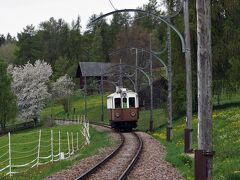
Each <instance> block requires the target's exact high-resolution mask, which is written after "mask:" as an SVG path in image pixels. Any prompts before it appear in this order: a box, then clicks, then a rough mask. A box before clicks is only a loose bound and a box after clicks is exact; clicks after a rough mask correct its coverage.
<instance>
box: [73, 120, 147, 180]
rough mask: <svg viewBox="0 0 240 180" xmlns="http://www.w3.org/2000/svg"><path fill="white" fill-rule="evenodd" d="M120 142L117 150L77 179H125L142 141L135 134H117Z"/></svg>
mask: <svg viewBox="0 0 240 180" xmlns="http://www.w3.org/2000/svg"><path fill="white" fill-rule="evenodd" d="M94 125H98V126H104V127H107V128H110V127H109V126H107V125H103V124H98V123H94ZM119 135H120V137H121V142H120V144H119V145H118V146H117V148H116V149H115V150H114V151H113V152H112V153H111V154H109V155H108V156H107V157H105V158H104V159H102V160H101V161H100V162H99V163H97V164H95V165H94V166H93V167H91V168H90V169H89V170H87V171H86V172H84V173H82V174H81V175H79V176H78V177H77V178H76V180H79V179H119V180H123V179H126V178H127V176H128V174H129V173H130V171H131V170H132V168H133V167H134V165H135V164H136V162H137V160H138V158H139V156H140V153H141V150H142V147H143V143H142V139H141V138H140V137H139V136H138V135H137V134H136V133H135V132H129V133H123V132H119Z"/></svg>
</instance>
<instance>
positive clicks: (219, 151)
mask: <svg viewBox="0 0 240 180" xmlns="http://www.w3.org/2000/svg"><path fill="white" fill-rule="evenodd" d="M184 128H185V117H182V118H179V119H178V120H176V121H175V122H174V124H173V139H172V142H166V140H165V139H166V135H165V131H166V130H165V128H160V129H158V130H157V131H156V132H155V133H153V136H154V137H155V138H156V139H158V140H159V141H160V142H161V143H162V144H164V145H165V146H166V148H167V156H166V159H167V160H168V161H169V162H171V163H173V164H174V165H175V166H176V167H177V168H178V169H180V171H181V172H182V173H183V175H184V177H185V178H186V179H194V178H193V177H194V174H193V172H194V162H193V159H192V158H190V157H189V156H187V155H185V154H184V153H183V149H184V142H183V132H184ZM193 129H194V131H193V148H194V149H196V148H197V116H196V115H194V116H193ZM239 129H240V108H239V107H238V106H235V107H226V108H220V109H217V110H214V111H213V145H214V147H213V148H214V151H215V155H214V160H213V176H214V179H216V180H223V179H228V180H235V179H236V180H237V179H238V180H239V179H240V158H239V157H240V130H239Z"/></svg>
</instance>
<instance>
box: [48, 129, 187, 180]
mask: <svg viewBox="0 0 240 180" xmlns="http://www.w3.org/2000/svg"><path fill="white" fill-rule="evenodd" d="M97 129H98V130H100V131H105V130H106V131H109V129H106V128H102V127H97ZM112 134H113V135H112V136H111V138H113V139H115V140H116V139H118V140H119V137H118V135H117V134H115V133H112ZM137 134H138V135H139V136H140V137H141V138H142V140H143V150H142V153H141V156H140V159H139V160H138V162H137V164H136V165H135V166H134V168H133V170H132V171H131V172H130V174H129V176H128V179H130V180H135V179H137V180H158V179H161V180H182V179H184V178H183V177H182V175H181V174H180V173H179V172H178V170H177V169H176V168H175V167H174V166H173V165H172V164H170V163H169V162H167V161H165V155H166V151H165V147H164V146H163V145H161V144H160V143H159V142H158V141H157V140H155V139H154V138H153V137H152V136H150V135H149V134H147V133H144V132H137ZM132 140H133V139H132ZM132 140H130V141H129V142H128V143H134V142H133V141H132ZM116 146H117V145H116ZM116 146H115V147H116ZM115 147H112V148H105V149H102V150H101V153H99V154H98V155H94V156H92V157H88V158H85V159H83V160H81V161H80V162H78V163H76V164H75V165H74V166H72V167H71V168H69V169H67V170H62V171H60V172H58V173H56V174H53V175H52V176H50V177H48V178H47V179H60V180H61V179H69V180H71V179H75V178H76V177H77V176H78V175H79V174H81V173H83V172H84V171H86V170H87V169H89V168H90V167H91V166H93V165H94V164H96V163H97V162H99V161H100V160H101V159H102V158H104V157H106V156H107V155H108V154H109V153H110V152H112V151H113V149H114V148H115ZM126 156H128V153H126ZM122 161H125V160H124V158H123V160H122ZM114 164H116V165H117V166H116V167H115V168H113V167H112V168H110V169H109V171H105V170H102V173H101V176H100V175H99V174H98V176H94V175H93V176H92V177H90V179H104V180H105V179H111V177H113V176H112V175H113V174H115V173H117V170H116V169H118V168H120V166H121V164H122V163H119V162H118V163H113V164H112V165H114ZM124 164H125V163H124ZM114 166H115V165H114ZM100 171H101V170H100Z"/></svg>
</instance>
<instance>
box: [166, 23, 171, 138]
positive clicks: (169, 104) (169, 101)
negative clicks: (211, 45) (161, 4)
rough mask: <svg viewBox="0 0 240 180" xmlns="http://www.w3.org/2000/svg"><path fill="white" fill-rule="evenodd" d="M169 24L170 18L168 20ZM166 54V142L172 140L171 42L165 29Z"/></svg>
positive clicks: (169, 31) (169, 35) (168, 30)
mask: <svg viewBox="0 0 240 180" xmlns="http://www.w3.org/2000/svg"><path fill="white" fill-rule="evenodd" d="M168 21H169V22H170V18H169V19H168ZM167 52H168V53H167V54H168V65H167V72H168V73H167V75H168V101H167V108H168V120H167V129H166V130H167V133H166V140H167V141H171V140H172V42H171V29H170V27H169V26H168V27H167Z"/></svg>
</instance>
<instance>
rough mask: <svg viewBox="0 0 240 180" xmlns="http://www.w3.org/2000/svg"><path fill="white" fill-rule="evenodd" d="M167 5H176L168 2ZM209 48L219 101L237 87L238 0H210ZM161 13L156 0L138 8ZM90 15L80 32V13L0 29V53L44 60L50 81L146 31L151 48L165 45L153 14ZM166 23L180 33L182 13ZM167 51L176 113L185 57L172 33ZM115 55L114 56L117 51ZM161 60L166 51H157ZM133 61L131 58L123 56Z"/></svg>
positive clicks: (142, 37)
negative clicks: (9, 29) (18, 28)
mask: <svg viewBox="0 0 240 180" xmlns="http://www.w3.org/2000/svg"><path fill="white" fill-rule="evenodd" d="M195 4H196V2H195V0H192V1H190V2H189V13H190V33H191V53H192V54H191V55H192V73H193V78H192V84H193V108H194V110H196V108H197V33H196V24H197V22H196V8H195ZM170 6H171V7H170V8H171V9H174V8H175V6H176V4H175V3H174V1H171V4H170ZM211 6H212V7H211V11H212V12H211V14H212V51H213V55H212V58H213V94H214V96H215V97H216V99H217V100H218V102H220V99H221V96H222V95H227V96H231V95H232V94H235V93H238V92H239V85H240V84H239V82H240V81H239V79H240V73H239V72H238V69H239V68H240V61H239V57H240V56H239V55H240V49H239V48H240V23H239V18H240V2H239V1H237V0H233V1H227V0H212V3H211ZM141 8H142V9H144V10H147V11H151V12H153V13H155V14H159V15H161V13H163V12H161V11H160V9H159V5H158V2H157V0H149V3H148V4H145V5H143V6H142V7H141ZM100 15H101V14H98V15H97V14H94V15H92V16H91V17H90V18H89V24H88V25H87V29H86V31H84V32H83V31H82V28H81V17H77V18H76V20H74V21H72V23H71V24H68V23H66V22H65V21H64V20H63V19H54V18H50V19H49V20H48V21H44V22H41V23H40V24H39V26H38V27H34V26H33V25H28V26H26V27H24V28H23V31H22V32H19V33H18V35H17V37H12V36H11V35H10V34H7V35H6V36H5V35H1V34H0V58H1V59H3V60H4V61H5V62H6V63H7V64H13V65H23V64H26V63H27V62H30V63H34V62H35V61H36V60H37V59H41V60H44V61H45V62H47V63H49V64H50V65H51V66H52V68H53V76H52V77H51V80H52V81H55V80H56V79H58V78H59V77H60V76H63V75H65V74H69V75H70V76H71V77H75V73H76V67H77V64H78V63H79V62H86V61H95V62H114V61H117V60H118V59H119V57H115V58H112V57H111V55H109V52H111V51H113V50H115V49H119V48H126V47H138V48H145V49H148V48H149V43H150V38H149V37H150V34H151V39H152V41H153V45H152V49H153V50H154V51H161V50H162V49H164V48H165V46H166V31H167V28H166V27H165V25H164V24H163V23H161V22H159V21H157V20H156V19H155V18H152V17H149V16H145V15H144V14H141V13H135V14H134V15H132V14H129V13H121V14H120V13H119V14H114V15H113V17H112V19H111V20H110V21H108V20H107V19H103V20H101V21H100V22H98V23H97V24H94V25H93V24H91V23H90V22H91V21H92V20H94V19H95V18H97V17H98V16H100ZM171 22H172V23H173V25H174V26H176V27H177V28H178V29H179V31H180V32H182V34H183V32H184V26H183V24H184V23H183V14H182V12H181V13H180V14H179V15H177V16H176V17H175V18H172V19H171ZM172 51H173V53H172V54H173V110H174V113H173V114H174V115H175V116H177V115H179V114H180V113H182V112H185V109H186V108H185V107H186V100H185V98H186V90H185V61H184V54H183V53H182V52H181V43H180V40H179V38H178V37H177V35H176V34H174V33H173V32H172ZM119 56H120V55H119ZM161 59H163V60H165V62H167V52H166V53H165V54H162V55H161ZM129 60H130V61H134V58H129Z"/></svg>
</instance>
